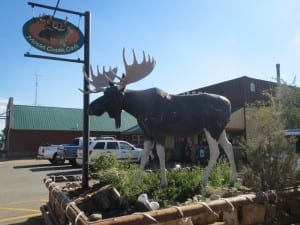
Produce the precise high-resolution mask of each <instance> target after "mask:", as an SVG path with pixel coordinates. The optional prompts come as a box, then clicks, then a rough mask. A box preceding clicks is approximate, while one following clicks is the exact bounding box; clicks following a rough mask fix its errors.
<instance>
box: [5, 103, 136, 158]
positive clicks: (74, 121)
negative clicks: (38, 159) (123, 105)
mask: <svg viewBox="0 0 300 225" xmlns="http://www.w3.org/2000/svg"><path fill="white" fill-rule="evenodd" d="M82 121H83V113H82V109H72V108H58V107H44V106H28V105H14V104H13V98H10V99H9V102H8V105H7V118H6V126H5V129H4V135H5V138H6V141H5V149H6V153H7V157H8V158H17V157H35V156H36V155H37V151H38V147H39V146H40V145H43V144H46V143H49V144H63V143H72V141H73V138H75V137H80V136H83V133H82V132H83V124H82ZM136 124H137V122H136V119H135V118H134V117H132V116H131V115H129V114H128V113H126V112H124V113H122V125H121V127H120V129H116V128H115V124H114V121H113V120H112V119H111V118H109V116H108V114H104V115H103V116H101V117H96V116H90V136H95V137H97V136H101V135H106V136H114V137H116V138H121V133H122V131H123V130H127V129H129V128H130V127H133V126H135V125H136Z"/></svg>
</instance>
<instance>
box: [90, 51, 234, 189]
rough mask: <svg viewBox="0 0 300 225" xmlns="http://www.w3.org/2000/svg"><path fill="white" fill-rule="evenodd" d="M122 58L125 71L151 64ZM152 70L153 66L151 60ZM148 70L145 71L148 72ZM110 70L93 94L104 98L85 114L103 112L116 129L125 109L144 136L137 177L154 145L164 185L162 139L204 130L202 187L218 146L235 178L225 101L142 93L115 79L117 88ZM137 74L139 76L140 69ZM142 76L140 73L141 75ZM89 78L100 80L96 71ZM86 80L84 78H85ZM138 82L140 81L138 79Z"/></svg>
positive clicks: (207, 96)
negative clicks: (207, 153)
mask: <svg viewBox="0 0 300 225" xmlns="http://www.w3.org/2000/svg"><path fill="white" fill-rule="evenodd" d="M123 59H124V64H125V67H126V69H127V72H128V71H131V69H132V67H134V66H140V65H142V64H143V63H144V64H145V63H148V64H149V63H150V62H151V61H150V60H149V61H148V62H146V61H145V56H144V61H143V63H142V64H137V62H136V59H135V55H134V64H133V65H132V66H128V65H127V63H126V61H125V57H124V51H123ZM128 67H129V68H128ZM152 67H154V60H153V66H152ZM152 69H153V68H152ZM152 69H151V70H150V69H149V68H148V73H150V72H151V71H152ZM149 70H150V72H149ZM112 71H113V70H110V71H109V72H108V73H107V72H105V71H104V69H103V74H105V73H106V74H105V75H106V78H107V79H109V80H110V86H108V87H105V88H100V89H99V87H98V90H97V92H98V91H99V90H101V91H103V92H104V95H103V96H101V97H99V98H98V99H96V100H94V101H93V102H92V103H91V104H90V105H89V108H88V113H89V114H90V115H97V116H101V115H102V114H103V113H104V112H107V113H108V114H109V116H110V117H111V118H114V119H115V124H116V126H117V127H119V126H120V124H121V119H120V118H121V112H122V110H125V111H126V112H128V113H130V114H131V115H133V116H134V117H135V118H136V119H137V122H138V124H139V126H140V128H141V129H142V131H143V133H144V136H145V142H144V154H143V157H142V159H141V165H140V171H139V175H140V174H141V172H142V170H143V169H144V167H145V165H146V163H147V160H148V156H149V154H150V151H151V149H152V147H153V145H154V143H156V150H157V154H158V157H159V160H160V168H161V175H162V176H161V184H162V185H167V177H166V171H165V150H164V145H165V139H166V136H167V135H170V136H172V135H175V136H177V135H178V136H189V135H194V134H196V133H199V132H201V131H203V130H204V132H205V134H206V138H207V142H208V144H209V149H210V156H211V159H210V162H209V164H208V166H207V169H206V173H205V175H204V177H203V180H202V182H203V184H205V183H206V182H207V180H208V177H209V174H210V171H211V169H212V167H213V166H214V164H215V163H216V160H217V158H218V156H219V148H218V144H220V145H221V146H222V147H223V149H224V150H225V152H226V154H227V156H228V159H229V162H230V165H231V167H232V172H233V176H234V177H235V176H236V169H235V162H234V157H233V151H232V145H231V143H230V142H229V141H228V139H227V137H226V133H225V127H226V125H227V123H228V122H229V120H230V115H231V105H230V102H229V100H228V99H227V98H225V97H223V96H220V95H215V94H208V93H199V94H192V95H170V94H168V93H166V92H164V91H162V90H160V89H158V88H150V89H147V90H142V91H131V90H125V85H124V84H127V83H128V82H129V81H126V80H125V81H124V79H125V78H126V77H125V78H119V79H120V80H121V82H120V83H119V85H117V86H115V85H113V83H112V82H113V81H112V78H113V77H114V76H116V75H114V76H113V74H114V73H115V72H116V69H115V70H114V72H112ZM138 71H139V73H140V69H139V70H138ZM133 73H134V72H133ZM145 73H146V72H145ZM127 74H128V73H127ZM146 75H147V73H146ZM146 75H145V74H143V76H146ZM92 76H93V78H94V79H95V80H96V79H98V80H99V79H100V78H101V79H103V77H104V76H101V74H100V73H99V71H98V77H96V76H95V75H92ZM127 76H128V75H127ZM86 79H88V77H87V76H86ZM127 79H128V80H129V79H131V78H127ZM136 79H137V78H136ZM136 79H131V80H136ZM138 79H141V78H140V77H139V78H138ZM88 80H89V79H88ZM122 81H123V83H122ZM89 82H90V83H92V84H93V85H94V84H95V83H96V81H92V80H89ZM101 82H103V81H101ZM124 82H125V83H124ZM131 82H132V81H131ZM98 84H99V81H98Z"/></svg>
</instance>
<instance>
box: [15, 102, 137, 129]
mask: <svg viewBox="0 0 300 225" xmlns="http://www.w3.org/2000/svg"><path fill="white" fill-rule="evenodd" d="M121 116H122V124H121V127H120V129H116V127H115V121H114V120H113V119H111V118H110V117H109V116H108V114H107V113H105V114H103V115H102V116H101V117H98V116H90V117H89V119H90V130H91V131H123V130H127V129H129V128H130V127H133V126H135V125H136V124H137V121H136V119H135V118H134V117H133V116H131V115H130V114H128V113H126V112H124V111H123V112H122V114H121ZM82 121H83V113H82V109H73V108H59V107H45V106H27V105H13V106H12V112H11V128H12V129H16V130H64V131H71V130H73V131H74V130H82V129H83V124H82Z"/></svg>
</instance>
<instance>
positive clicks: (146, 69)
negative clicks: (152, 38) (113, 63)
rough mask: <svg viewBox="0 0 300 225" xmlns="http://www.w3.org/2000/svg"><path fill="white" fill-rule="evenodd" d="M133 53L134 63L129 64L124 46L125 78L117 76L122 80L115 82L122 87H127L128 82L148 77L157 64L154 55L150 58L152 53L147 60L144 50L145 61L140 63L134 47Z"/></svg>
mask: <svg viewBox="0 0 300 225" xmlns="http://www.w3.org/2000/svg"><path fill="white" fill-rule="evenodd" d="M132 53H133V64H132V65H128V63H127V61H126V59H125V48H123V62H124V66H125V76H124V77H123V78H119V77H117V78H118V79H119V80H120V82H113V83H114V84H117V85H119V86H120V87H121V88H122V87H125V86H126V85H127V84H130V83H133V82H136V81H139V80H141V79H143V78H144V77H146V76H147V75H148V74H149V73H151V71H152V70H153V68H154V66H155V60H154V58H153V57H152V59H150V55H148V59H147V60H146V56H145V52H144V51H143V61H142V62H141V63H138V62H137V60H136V56H135V52H134V50H133V49H132Z"/></svg>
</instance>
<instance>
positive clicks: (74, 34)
mask: <svg viewBox="0 0 300 225" xmlns="http://www.w3.org/2000/svg"><path fill="white" fill-rule="evenodd" d="M23 35H24V37H25V39H26V40H27V41H28V42H29V44H30V45H32V46H33V47H35V48H37V49H39V50H41V51H44V52H47V53H50V54H59V55H63V54H70V53H72V52H75V51H77V50H79V49H80V48H81V47H82V45H83V42H84V38H83V34H82V32H81V31H80V29H79V28H77V27H75V26H74V25H73V24H71V23H70V22H68V21H67V19H65V20H61V19H58V18H54V17H52V16H49V15H44V16H41V17H38V18H32V19H31V20H29V21H27V22H26V23H25V24H24V26H23Z"/></svg>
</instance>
